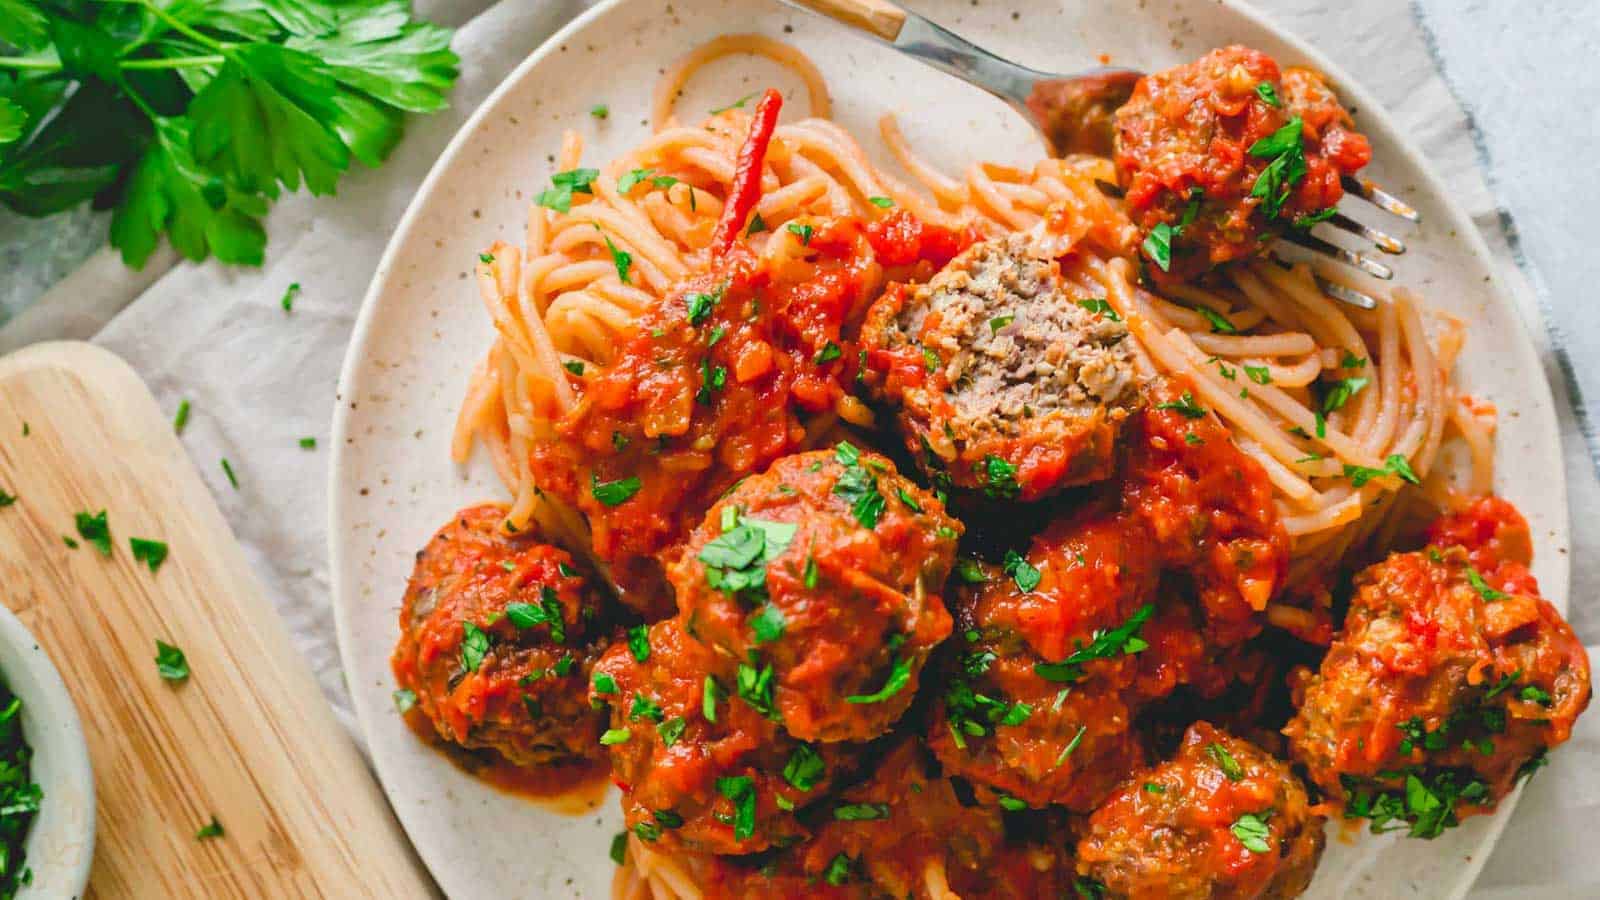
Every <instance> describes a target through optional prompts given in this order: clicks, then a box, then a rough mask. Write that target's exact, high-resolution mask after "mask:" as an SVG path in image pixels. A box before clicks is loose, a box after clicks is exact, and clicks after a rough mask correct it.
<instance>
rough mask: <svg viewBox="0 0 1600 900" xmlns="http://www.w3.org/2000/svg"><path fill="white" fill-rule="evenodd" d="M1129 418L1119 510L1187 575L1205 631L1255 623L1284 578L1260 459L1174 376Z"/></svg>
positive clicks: (1283, 548) (1284, 555) (1152, 389)
mask: <svg viewBox="0 0 1600 900" xmlns="http://www.w3.org/2000/svg"><path fill="white" fill-rule="evenodd" d="M1146 393H1147V406H1146V409H1145V410H1144V411H1143V412H1141V413H1140V414H1139V415H1137V416H1135V417H1134V420H1133V421H1132V422H1130V423H1129V424H1130V427H1129V429H1128V434H1127V439H1126V446H1127V448H1128V458H1127V462H1126V463H1125V467H1124V480H1123V485H1122V492H1123V504H1124V509H1125V511H1126V512H1127V513H1128V514H1130V515H1132V516H1134V517H1135V518H1137V519H1139V520H1140V521H1141V522H1143V523H1144V526H1145V527H1146V528H1147V529H1148V530H1149V532H1150V534H1151V535H1152V536H1153V538H1154V542H1155V548H1156V552H1157V553H1158V554H1159V555H1160V557H1161V560H1162V562H1163V563H1164V564H1166V565H1167V566H1171V567H1176V568H1180V569H1182V570H1184V571H1185V572H1187V573H1188V574H1189V575H1190V576H1191V577H1192V578H1193V580H1194V586H1195V589H1196V592H1197V593H1198V596H1199V600H1200V605H1201V607H1202V609H1203V610H1204V612H1205V618H1206V638H1207V640H1208V641H1209V642H1211V643H1213V644H1216V645H1220V646H1228V645H1232V644H1237V643H1239V642H1240V641H1243V640H1245V639H1247V638H1249V637H1251V636H1253V635H1255V634H1256V633H1258V632H1259V631H1260V630H1261V618H1262V617H1261V615H1260V613H1261V611H1262V610H1264V609H1266V606H1267V601H1268V600H1269V599H1270V598H1271V597H1272V596H1273V594H1274V593H1275V592H1276V591H1277V590H1278V588H1279V587H1280V586H1281V585H1282V584H1283V579H1284V575H1285V573H1286V572H1287V571H1288V563H1289V536H1288V533H1287V532H1285V531H1284V528H1283V523H1282V522H1280V521H1279V519H1278V511H1277V506H1276V505H1275V503H1274V501H1273V497H1272V484H1271V482H1270V481H1268V479H1267V473H1266V470H1264V469H1263V468H1262V467H1261V464H1260V463H1257V462H1256V461H1255V460H1253V459H1251V458H1250V457H1248V456H1245V455H1244V453H1243V452H1242V451H1240V450H1239V448H1238V447H1237V446H1235V445H1234V443H1233V438H1232V435H1231V434H1230V433H1229V431H1228V429H1227V427H1226V426H1224V425H1223V424H1222V422H1221V421H1220V420H1219V419H1218V418H1217V417H1216V416H1215V414H1213V413H1211V412H1210V411H1208V410H1206V409H1205V408H1204V407H1203V406H1202V405H1201V404H1200V403H1199V402H1198V401H1197V400H1195V398H1194V394H1193V391H1192V389H1191V388H1190V386H1189V385H1188V384H1187V383H1186V382H1184V381H1183V380H1181V379H1165V380H1162V381H1159V382H1156V383H1154V384H1152V385H1150V386H1149V388H1148V389H1147V392H1146Z"/></svg>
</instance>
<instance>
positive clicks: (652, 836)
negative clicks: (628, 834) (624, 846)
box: [633, 822, 661, 843]
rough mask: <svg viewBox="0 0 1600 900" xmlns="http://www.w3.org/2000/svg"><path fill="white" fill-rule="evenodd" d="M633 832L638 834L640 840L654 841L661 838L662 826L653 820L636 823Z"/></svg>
mask: <svg viewBox="0 0 1600 900" xmlns="http://www.w3.org/2000/svg"><path fill="white" fill-rule="evenodd" d="M633 833H634V834H636V835H638V837H639V840H641V841H645V842H647V843H653V842H655V841H659V840H661V826H659V825H656V824H655V823H653V822H636V823H634V826H633Z"/></svg>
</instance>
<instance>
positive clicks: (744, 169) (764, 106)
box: [711, 88, 783, 256]
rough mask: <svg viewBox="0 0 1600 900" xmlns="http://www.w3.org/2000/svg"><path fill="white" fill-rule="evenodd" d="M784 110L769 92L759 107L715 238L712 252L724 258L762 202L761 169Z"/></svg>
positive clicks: (776, 96) (779, 97)
mask: <svg viewBox="0 0 1600 900" xmlns="http://www.w3.org/2000/svg"><path fill="white" fill-rule="evenodd" d="M781 106H783V95H782V94H780V93H778V92H777V91H776V90H774V89H772V88H768V89H767V92H766V93H765V94H762V95H761V102H760V103H758V104H756V115H755V121H753V122H751V123H750V134H749V135H748V136H746V137H745V139H744V146H742V147H740V148H739V165H738V168H737V169H735V170H734V174H733V187H732V188H731V189H730V190H729V191H728V202H727V204H726V205H724V206H723V208H722V218H721V219H720V220H719V221H718V222H717V230H716V231H715V232H714V233H713V234H712V235H711V252H712V254H713V255H716V256H720V255H722V254H723V253H726V252H728V248H729V247H732V246H733V242H734V240H735V239H737V238H738V237H739V231H740V229H742V228H744V220H745V218H746V217H748V216H749V215H750V210H752V209H755V207H756V202H757V201H758V200H760V199H761V166H762V164H763V163H765V161H766V158H767V144H769V143H771V142H772V131H773V129H774V128H776V127H777V126H778V109H779V107H781Z"/></svg>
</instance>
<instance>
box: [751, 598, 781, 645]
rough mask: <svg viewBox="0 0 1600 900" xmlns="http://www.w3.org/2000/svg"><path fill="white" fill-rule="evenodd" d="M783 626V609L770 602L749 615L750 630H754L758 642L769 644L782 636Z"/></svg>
mask: <svg viewBox="0 0 1600 900" xmlns="http://www.w3.org/2000/svg"><path fill="white" fill-rule="evenodd" d="M783 626H784V619H783V611H782V610H780V609H778V608H777V607H776V606H773V605H772V604H771V603H767V604H765V605H763V606H762V607H761V608H760V609H758V610H756V611H755V612H754V613H751V615H750V630H751V631H753V632H755V636H756V643H758V644H770V643H772V642H773V641H775V640H777V639H778V638H781V637H783Z"/></svg>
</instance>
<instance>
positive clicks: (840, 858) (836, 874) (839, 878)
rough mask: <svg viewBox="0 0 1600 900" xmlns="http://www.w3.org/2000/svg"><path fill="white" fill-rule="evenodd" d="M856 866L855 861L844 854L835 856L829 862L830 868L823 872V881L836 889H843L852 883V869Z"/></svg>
mask: <svg viewBox="0 0 1600 900" xmlns="http://www.w3.org/2000/svg"><path fill="white" fill-rule="evenodd" d="M854 865H855V860H853V859H851V858H850V857H848V856H846V855H845V854H843V853H836V854H834V857H833V859H830V860H828V868H826V869H824V870H823V872H822V880H823V881H826V882H827V883H828V884H831V885H833V886H834V887H842V886H844V885H846V884H849V883H850V869H851V868H852V867H853V866H854Z"/></svg>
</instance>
